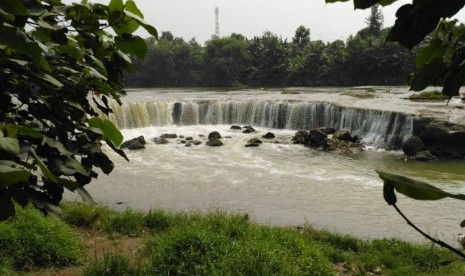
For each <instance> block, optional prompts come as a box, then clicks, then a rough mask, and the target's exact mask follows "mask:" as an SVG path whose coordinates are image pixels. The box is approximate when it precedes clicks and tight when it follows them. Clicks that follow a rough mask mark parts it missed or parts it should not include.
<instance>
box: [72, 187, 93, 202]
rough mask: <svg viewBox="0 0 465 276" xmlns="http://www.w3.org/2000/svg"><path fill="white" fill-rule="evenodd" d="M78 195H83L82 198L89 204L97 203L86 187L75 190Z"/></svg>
mask: <svg viewBox="0 0 465 276" xmlns="http://www.w3.org/2000/svg"><path fill="white" fill-rule="evenodd" d="M75 192H76V193H77V194H78V195H80V196H81V198H82V200H84V201H85V202H87V203H89V204H96V203H95V201H94V199H93V198H92V196H91V195H90V194H89V192H88V191H87V190H86V189H84V187H79V188H77V189H76V191H75Z"/></svg>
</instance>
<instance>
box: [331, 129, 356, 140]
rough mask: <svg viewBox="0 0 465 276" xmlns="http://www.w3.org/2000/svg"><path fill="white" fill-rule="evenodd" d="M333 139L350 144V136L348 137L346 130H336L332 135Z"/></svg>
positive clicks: (348, 133)
mask: <svg viewBox="0 0 465 276" xmlns="http://www.w3.org/2000/svg"><path fill="white" fill-rule="evenodd" d="M333 138H336V139H338V140H342V141H349V142H352V136H350V132H349V131H348V130H346V129H343V130H338V131H336V132H334V133H333Z"/></svg>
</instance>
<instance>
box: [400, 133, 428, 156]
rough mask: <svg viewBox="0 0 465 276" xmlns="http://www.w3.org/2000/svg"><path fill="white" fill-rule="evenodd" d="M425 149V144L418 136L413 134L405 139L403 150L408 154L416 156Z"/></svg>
mask: <svg viewBox="0 0 465 276" xmlns="http://www.w3.org/2000/svg"><path fill="white" fill-rule="evenodd" d="M424 149H425V145H424V144H423V142H422V141H421V140H420V138H418V137H417V136H411V137H409V138H407V140H405V141H404V143H403V145H402V151H403V152H404V153H405V155H407V156H415V155H416V154H417V153H418V152H420V151H422V150H424Z"/></svg>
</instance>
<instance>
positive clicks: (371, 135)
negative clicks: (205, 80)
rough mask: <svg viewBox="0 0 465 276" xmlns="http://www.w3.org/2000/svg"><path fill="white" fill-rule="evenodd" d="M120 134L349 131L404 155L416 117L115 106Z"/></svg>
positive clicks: (313, 106)
mask: <svg viewBox="0 0 465 276" xmlns="http://www.w3.org/2000/svg"><path fill="white" fill-rule="evenodd" d="M111 108H112V109H113V112H114V113H113V114H110V116H109V118H110V120H112V121H113V122H114V123H115V124H116V125H117V126H118V127H119V128H139V127H148V126H165V125H172V124H176V125H196V124H241V125H253V126H261V127H267V128H278V129H282V128H285V129H295V130H299V129H304V130H308V129H315V128H318V127H333V128H335V129H348V130H350V131H351V133H352V135H358V136H359V137H361V138H363V141H364V142H365V143H367V144H371V145H374V146H377V147H381V148H392V149H398V148H400V147H401V145H402V142H403V140H404V139H405V138H406V137H408V136H410V135H411V134H412V129H413V116H411V115H408V114H404V113H396V112H390V111H380V110H370V109H361V108H351V107H344V106H339V105H336V104H332V103H327V102H276V101H266V100H224V101H219V100H205V101H186V102H163V101H160V102H153V103H128V104H125V105H123V106H119V105H117V104H112V105H111Z"/></svg>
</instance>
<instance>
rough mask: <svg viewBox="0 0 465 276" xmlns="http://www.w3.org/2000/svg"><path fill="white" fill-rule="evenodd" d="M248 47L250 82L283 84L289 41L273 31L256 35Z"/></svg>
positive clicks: (266, 84) (268, 84) (256, 83)
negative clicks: (259, 35)
mask: <svg viewBox="0 0 465 276" xmlns="http://www.w3.org/2000/svg"><path fill="white" fill-rule="evenodd" d="M248 43H249V47H248V48H247V50H248V52H249V54H250V56H251V65H250V70H249V71H250V74H249V83H251V84H252V85H265V86H279V85H283V84H284V82H285V79H286V75H287V67H288V58H287V56H288V55H287V53H288V51H287V43H286V42H285V41H283V40H282V39H281V38H278V36H276V35H275V34H273V33H271V32H269V31H268V32H265V33H264V34H263V36H261V37H254V38H253V39H251V40H250V41H249V42H248Z"/></svg>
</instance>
